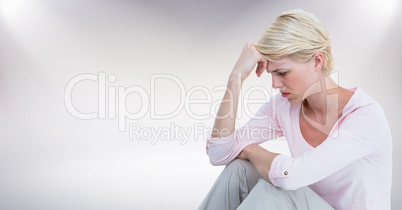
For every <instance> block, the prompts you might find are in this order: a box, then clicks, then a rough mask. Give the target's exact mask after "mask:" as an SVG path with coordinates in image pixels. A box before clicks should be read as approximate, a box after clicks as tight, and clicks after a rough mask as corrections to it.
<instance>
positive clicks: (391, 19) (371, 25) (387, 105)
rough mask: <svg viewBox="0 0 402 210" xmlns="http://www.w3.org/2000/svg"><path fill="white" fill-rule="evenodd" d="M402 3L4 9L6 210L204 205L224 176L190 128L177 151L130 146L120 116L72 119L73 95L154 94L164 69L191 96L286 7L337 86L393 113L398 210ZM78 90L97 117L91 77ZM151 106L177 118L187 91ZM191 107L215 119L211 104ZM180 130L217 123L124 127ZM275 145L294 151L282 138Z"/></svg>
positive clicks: (147, 144)
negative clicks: (304, 16) (322, 34)
mask: <svg viewBox="0 0 402 210" xmlns="http://www.w3.org/2000/svg"><path fill="white" fill-rule="evenodd" d="M401 7H402V5H401V3H400V2H399V1H398V0H382V1H372V0H369V1H366V0H358V1H346V0H345V1H329V0H325V1H290V0H286V1H245V0H230V1H229V0H225V1H219V0H218V1H216V0H214V1H210V0H209V1H177V0H174V1H162V0H157V1H142V2H140V1H128V0H126V1H123V0H118V1H105V0H104V1H72V0H58V1H52V0H2V1H0V15H1V16H0V142H1V145H0V170H1V172H0V208H1V209H166V208H168V209H195V208H196V207H197V206H198V204H199V203H200V202H201V200H202V198H203V196H204V195H205V194H206V193H207V191H208V190H209V188H210V187H211V185H212V183H213V181H214V180H215V178H216V177H217V175H218V174H219V172H220V171H221V170H222V167H212V166H210V164H209V161H208V158H207V156H206V155H205V140H203V139H202V138H199V137H198V136H196V135H195V134H194V133H192V135H191V137H190V138H189V139H187V140H186V141H185V142H182V143H181V142H179V141H177V140H175V139H170V140H160V141H158V142H156V143H155V144H152V143H151V141H150V140H131V141H130V140H129V135H128V132H118V130H117V120H116V119H102V120H101V119H95V120H79V119H76V118H75V117H73V116H72V115H70V114H69V113H68V112H67V110H66V108H65V106H64V89H65V86H66V85H67V83H68V82H69V81H70V79H72V78H73V77H75V76H76V75H79V74H83V73H92V74H98V72H105V73H106V74H107V75H110V74H114V75H115V76H116V78H117V80H116V82H114V83H113V84H110V83H108V87H109V86H116V87H117V86H122V87H129V86H132V85H138V86H141V87H143V88H144V89H145V90H146V91H147V92H149V91H150V75H151V74H158V73H167V74H171V75H174V76H175V77H177V78H180V80H181V81H182V82H183V84H185V87H186V90H187V91H188V90H189V89H190V88H192V87H195V86H204V87H206V88H208V89H212V88H214V87H217V86H222V85H225V84H226V80H227V76H228V74H229V72H230V71H231V68H232V67H233V65H234V63H235V61H236V59H237V57H238V55H239V53H240V51H241V49H242V47H243V44H244V43H245V42H246V41H253V42H256V41H258V39H259V37H260V35H261V34H262V32H263V31H264V29H265V28H266V27H267V26H268V24H269V23H270V22H271V21H272V20H273V19H274V18H275V17H276V16H277V15H279V14H280V13H281V12H282V11H284V10H287V9H292V8H302V9H305V10H307V11H309V12H312V13H314V14H315V15H316V16H317V17H318V18H319V19H321V21H322V22H323V23H324V25H325V26H326V28H327V29H328V31H329V33H330V35H331V37H332V44H333V54H334V58H335V62H336V71H337V73H336V77H337V81H338V82H339V83H340V84H341V85H343V86H345V87H348V88H350V87H355V86H358V87H361V88H362V89H364V90H365V91H366V92H368V93H369V94H371V95H372V96H373V97H374V98H375V99H376V100H377V101H378V102H379V103H380V104H381V105H382V106H383V108H384V110H385V113H386V116H387V118H388V120H389V123H390V126H391V129H392V134H393V138H394V153H393V157H394V179H393V191H392V198H393V200H392V206H393V209H402V202H401V201H400V195H401V193H402V192H401V191H402V186H401V185H402V181H401V179H400V177H401V176H402V168H401V164H400V159H401V158H402V155H401V154H400V152H401V146H402V145H401V142H400V139H401V138H402V131H401V130H402V129H400V125H401V124H402V120H401V111H400V110H399V109H400V107H401V106H402V103H401V96H402V94H401V92H400V90H401V87H402V85H401V83H400V81H401V79H402V73H401V64H402V59H401V55H402V39H401V37H402V24H401V20H402V9H401ZM255 85H262V86H264V87H267V88H269V87H270V85H271V82H270V77H269V76H268V75H264V76H263V77H262V78H260V79H258V78H256V77H255V76H254V75H252V76H251V77H250V78H249V79H248V81H246V83H245V88H247V87H252V86H255ZM73 94H74V96H73V101H74V105H75V106H76V107H77V108H79V109H80V110H81V111H86V112H92V111H96V110H97V83H96V82H91V81H86V82H82V83H80V84H78V85H77V86H76V87H75V89H74V92H73ZM257 95H258V94H257ZM221 96H222V94H221V92H219V93H214V94H213V95H212V98H213V99H214V100H215V101H216V100H218V99H219V98H220V97H221ZM260 96H261V95H260ZM155 97H156V102H157V104H156V108H157V110H158V112H159V113H169V112H172V110H174V109H175V107H177V106H178V102H177V101H179V100H180V97H181V96H180V94H179V89H178V86H177V85H175V84H174V83H172V82H169V81H164V82H160V83H158V86H157V88H156V95H155ZM197 97H198V98H205V95H202V94H200V95H198V96H197V95H194V98H197ZM256 97H257V96H256ZM140 99H141V98H140V97H139V96H138V95H136V94H132V95H131V96H129V97H128V98H127V104H126V105H127V107H128V109H129V110H131V111H132V112H136V110H139V109H140V106H141V104H140V101H141V100H140ZM252 107H253V109H256V108H257V107H258V106H252ZM193 111H194V112H196V113H198V114H210V105H205V104H204V105H199V106H194V107H193ZM247 119H248V118H247V117H243V118H242V119H239V122H240V123H243V122H245V121H246V120H247ZM171 122H173V123H175V125H178V126H181V127H183V128H192V127H193V124H195V123H204V124H205V126H206V127H211V126H212V124H213V118H212V117H208V118H207V119H205V120H196V119H192V118H191V117H190V116H189V115H188V114H187V113H186V111H185V110H182V111H181V112H180V114H179V115H177V116H175V117H172V118H171V119H169V120H152V119H151V118H150V114H149V113H148V114H147V115H146V116H145V117H144V118H142V119H139V120H135V121H134V120H133V121H128V122H127V123H139V124H141V125H142V126H144V127H149V128H154V129H158V128H163V127H168V126H169V125H170V123H171ZM267 146H268V147H270V148H272V149H273V150H274V151H279V152H283V153H288V151H287V149H286V143H285V142H284V141H274V142H272V143H270V144H268V145H267ZM339 155H342V151H340V152H339ZM334 158H336V157H334Z"/></svg>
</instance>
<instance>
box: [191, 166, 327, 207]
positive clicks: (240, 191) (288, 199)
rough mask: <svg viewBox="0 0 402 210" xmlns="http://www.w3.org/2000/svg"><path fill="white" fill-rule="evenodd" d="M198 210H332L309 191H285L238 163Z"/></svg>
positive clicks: (216, 185) (223, 174) (225, 171)
mask: <svg viewBox="0 0 402 210" xmlns="http://www.w3.org/2000/svg"><path fill="white" fill-rule="evenodd" d="M198 209H199V210H235V209H238V210H260V209H273V210H282V209H298V210H327V209H328V210H333V208H332V207H331V206H330V205H329V204H328V203H326V202H325V201H324V200H323V199H322V198H321V197H320V196H318V195H317V194H316V193H315V192H314V191H312V190H311V189H310V188H309V187H303V188H300V189H297V190H284V189H281V188H278V187H275V186H273V185H272V184H271V183H269V182H267V181H265V180H264V179H262V178H260V175H259V173H258V172H257V170H256V169H255V167H254V166H253V165H252V164H251V163H250V162H249V161H245V160H240V159H236V160H234V161H233V162H231V163H230V164H229V165H227V166H226V167H225V169H224V170H223V171H222V173H221V174H220V175H219V177H218V179H217V180H216V181H215V183H214V185H213V186H212V188H211V190H210V191H209V193H208V194H207V196H206V197H205V199H204V200H203V201H202V203H201V205H200V207H199V208H198Z"/></svg>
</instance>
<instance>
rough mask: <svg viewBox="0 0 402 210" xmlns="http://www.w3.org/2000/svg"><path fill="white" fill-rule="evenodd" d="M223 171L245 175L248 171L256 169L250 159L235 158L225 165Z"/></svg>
mask: <svg viewBox="0 0 402 210" xmlns="http://www.w3.org/2000/svg"><path fill="white" fill-rule="evenodd" d="M224 171H226V173H230V174H233V173H235V174H238V175H245V176H246V175H247V174H248V173H250V172H253V171H256V169H255V167H254V166H253V164H252V163H251V162H250V161H247V160H241V159H235V160H233V161H232V162H231V163H229V164H228V165H227V166H226V167H225V169H224Z"/></svg>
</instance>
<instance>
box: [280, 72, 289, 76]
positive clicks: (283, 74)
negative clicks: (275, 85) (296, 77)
mask: <svg viewBox="0 0 402 210" xmlns="http://www.w3.org/2000/svg"><path fill="white" fill-rule="evenodd" d="M286 74H288V72H287V71H285V72H278V75H279V76H282V77H283V76H286Z"/></svg>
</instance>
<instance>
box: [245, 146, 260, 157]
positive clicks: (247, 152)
mask: <svg viewBox="0 0 402 210" xmlns="http://www.w3.org/2000/svg"><path fill="white" fill-rule="evenodd" d="M255 147H258V145H254V144H250V145H248V146H246V147H244V149H243V152H244V155H245V156H246V157H249V156H250V155H251V153H252V152H253V151H254V149H255Z"/></svg>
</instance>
